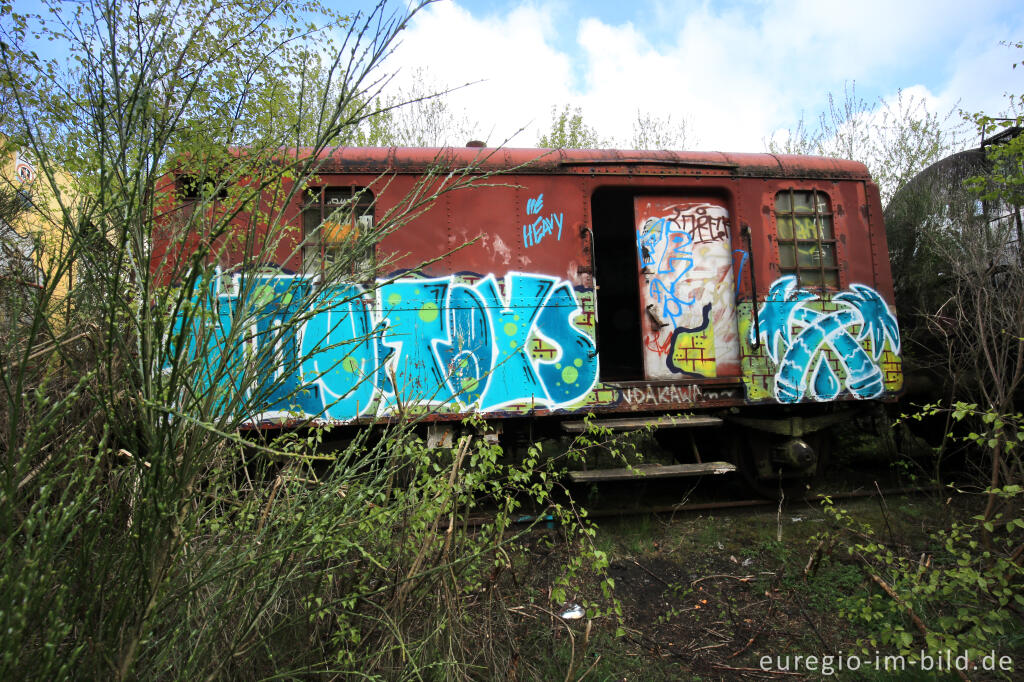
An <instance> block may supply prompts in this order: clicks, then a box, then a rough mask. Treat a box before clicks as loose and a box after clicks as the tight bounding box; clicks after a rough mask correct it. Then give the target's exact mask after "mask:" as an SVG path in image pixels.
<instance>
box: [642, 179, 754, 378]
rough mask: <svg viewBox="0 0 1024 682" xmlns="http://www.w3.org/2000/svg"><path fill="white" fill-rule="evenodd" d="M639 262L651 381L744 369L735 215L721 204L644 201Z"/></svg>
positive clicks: (647, 368) (646, 359) (660, 199)
mask: <svg viewBox="0 0 1024 682" xmlns="http://www.w3.org/2000/svg"><path fill="white" fill-rule="evenodd" d="M634 215H635V218H636V221H637V227H636V231H637V258H638V261H639V271H640V301H641V302H640V306H641V314H643V320H642V322H641V325H642V328H643V333H644V373H645V374H646V376H647V377H648V378H650V379H679V378H682V377H720V376H730V375H735V374H737V373H738V371H739V339H738V337H737V332H736V307H735V301H736V293H735V287H734V283H733V281H734V280H733V249H732V246H731V240H730V229H729V212H728V210H727V209H726V208H725V206H724V205H723V204H722V202H720V201H713V200H691V199H680V198H679V197H647V196H644V197H637V198H636V199H635V200H634Z"/></svg>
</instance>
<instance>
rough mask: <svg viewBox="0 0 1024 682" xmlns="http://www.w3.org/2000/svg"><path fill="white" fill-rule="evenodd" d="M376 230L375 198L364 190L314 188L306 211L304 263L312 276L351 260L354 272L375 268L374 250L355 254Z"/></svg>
mask: <svg viewBox="0 0 1024 682" xmlns="http://www.w3.org/2000/svg"><path fill="white" fill-rule="evenodd" d="M372 229H373V194H372V193H371V192H370V191H369V190H367V189H365V188H362V187H312V188H310V189H308V190H306V204H305V206H304V207H303V209H302V236H303V242H302V263H303V268H304V269H305V271H306V272H307V273H309V274H315V273H318V272H319V273H321V274H323V272H324V270H326V269H327V268H328V267H330V266H331V264H333V263H335V262H337V261H339V260H342V259H348V262H349V263H350V264H351V267H350V270H352V271H355V270H356V269H358V268H359V267H362V266H367V267H369V266H371V265H372V264H373V248H372V247H366V248H362V249H361V253H352V252H351V251H350V250H351V249H353V248H356V245H357V244H358V243H359V236H360V235H363V236H365V235H366V234H368V233H369V232H370V231H371V230H372Z"/></svg>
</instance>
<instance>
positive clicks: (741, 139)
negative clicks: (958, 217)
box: [388, 0, 1024, 151]
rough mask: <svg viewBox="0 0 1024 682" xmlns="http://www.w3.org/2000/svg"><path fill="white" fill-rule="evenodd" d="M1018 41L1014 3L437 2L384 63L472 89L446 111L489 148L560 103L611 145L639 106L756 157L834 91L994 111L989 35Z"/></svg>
mask: <svg viewBox="0 0 1024 682" xmlns="http://www.w3.org/2000/svg"><path fill="white" fill-rule="evenodd" d="M1020 40H1024V2H1020V1H1019V0H1016V1H1009V0H1008V1H1003V0H978V1H976V2H965V1H964V0H956V1H952V2H950V1H947V0H858V2H850V1H849V0H846V1H845V2H831V1H829V0H792V1H788V2H784V1H782V0H762V1H759V2H742V1H739V0H730V1H724V2H709V1H705V2H688V1H673V0H531V1H528V2H500V1H491V2H488V1H486V0H442V1H441V2H437V3H436V4H433V5H431V6H429V7H427V8H426V9H424V10H423V11H421V12H420V14H418V15H417V16H416V17H415V18H414V20H413V21H412V23H411V25H410V27H409V28H408V29H407V30H406V31H405V32H404V33H403V35H402V38H401V44H400V45H399V47H398V48H397V50H396V51H395V53H394V54H393V55H392V58H391V61H390V62H389V64H388V66H389V68H391V69H396V70H397V71H398V75H397V77H396V78H397V80H396V82H398V83H402V82H403V79H405V80H408V79H413V78H418V79H421V80H422V79H423V78H424V74H426V80H427V81H428V82H429V85H431V86H433V87H455V86H459V85H462V84H464V83H475V84H473V85H470V86H467V87H465V88H462V89H460V90H458V91H457V92H454V93H452V94H450V95H449V96H448V97H449V100H448V101H449V106H450V107H451V108H452V109H453V110H454V111H456V112H464V114H465V115H466V117H467V118H468V119H469V120H470V121H472V122H474V123H476V125H475V126H474V130H475V131H476V132H475V134H474V137H477V138H478V139H483V140H485V141H487V142H488V143H489V144H492V145H493V144H498V143H501V142H504V141H505V140H506V139H509V138H511V139H510V141H509V142H508V144H509V145H510V146H533V145H534V144H535V143H536V142H537V139H538V137H539V136H540V134H541V133H543V132H545V131H547V130H549V129H550V127H551V118H552V114H551V112H552V108H553V107H559V108H561V107H563V106H564V105H566V104H569V105H572V106H579V107H580V108H581V111H582V113H583V119H584V121H585V122H586V123H587V124H588V125H590V126H592V127H594V128H596V129H597V131H598V132H599V133H600V134H601V135H602V136H604V137H607V138H613V139H615V140H619V141H626V140H629V139H630V138H631V136H632V125H633V121H634V120H635V119H636V117H637V113H638V112H642V113H644V114H652V115H655V116H658V117H660V118H666V117H671V120H672V121H680V120H685V121H686V123H687V129H688V138H687V142H688V144H687V146H688V147H689V148H691V149H708V150H720V151H762V150H764V149H765V145H766V140H767V139H769V138H771V137H772V136H773V135H778V134H780V132H781V131H785V130H787V129H790V128H793V127H795V126H796V124H797V122H798V121H799V120H800V119H801V117H804V118H805V119H807V120H808V122H811V121H813V120H815V119H816V118H817V115H818V113H819V112H821V111H823V110H824V109H825V108H826V107H827V106H828V96H829V93H834V94H835V95H836V96H838V97H840V98H841V97H842V96H843V93H844V90H849V89H850V88H855V91H856V95H857V97H859V98H863V99H864V100H866V101H868V102H869V103H871V104H874V103H877V102H880V101H882V100H885V101H888V102H894V101H895V98H896V97H897V96H898V93H899V92H900V91H901V90H902V92H903V94H904V97H905V98H906V97H913V98H914V99H915V100H918V101H923V102H925V103H926V105H927V106H928V107H929V108H930V109H931V110H933V111H938V112H941V113H942V114H946V113H947V112H951V111H952V112H954V113H953V116H954V118H955V119H956V120H959V114H958V113H957V112H958V111H959V110H961V109H962V110H965V111H967V112H977V111H984V112H986V113H989V114H995V113H999V112H1002V111H1004V110H1005V109H1006V108H1007V99H1006V97H1005V94H1006V93H1017V94H1020V93H1024V66H1021V67H1020V68H1017V69H1013V68H1012V65H1013V63H1014V62H1021V61H1022V60H1024V50H1019V49H1016V48H1012V47H1009V46H1006V45H1001V44H1000V42H1001V41H1002V42H1005V41H1020ZM450 143H451V144H461V143H463V142H462V141H458V140H452V141H450ZM972 146H973V145H972Z"/></svg>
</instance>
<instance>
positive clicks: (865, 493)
mask: <svg viewBox="0 0 1024 682" xmlns="http://www.w3.org/2000/svg"><path fill="white" fill-rule="evenodd" d="M941 489H942V487H941V486H937V485H926V486H909V487H899V488H880V487H876V488H875V489H873V490H868V489H864V490H844V491H836V492H832V493H817V494H813V495H803V496H799V497H797V496H794V497H789V496H786V497H784V498H783V500H782V505H783V506H785V505H787V504H794V503H797V502H801V503H816V502H822V501H824V500H825V499H831V500H849V499H858V498H866V497H882V498H886V497H895V496H899V495H921V494H926V493H934V492H936V491H938V490H941ZM779 502H780V501H779V500H778V499H775V500H771V499H767V498H760V499H747V500H721V501H715V502H683V503H678V504H663V505H649V506H646V507H636V506H630V507H626V506H620V507H607V508H606V507H592V508H588V507H585V508H586V509H587V516H588V517H589V518H591V519H598V518H609V517H624V516H645V515H650V514H680V513H682V514H685V513H689V512H705V511H714V510H717V509H739V508H744V507H769V506H771V507H778V506H779ZM492 519H493V517H492V516H491V515H488V514H475V515H473V516H470V517H469V518H468V519H465V520H464V521H460V522H459V524H460V525H464V526H482V525H485V524H486V523H488V522H489V521H491V520H492ZM554 520H555V519H554V517H552V516H550V515H546V514H543V513H542V514H539V515H533V514H524V515H522V516H519V517H517V518H516V519H515V522H516V523H518V524H525V523H533V522H536V521H541V522H553V521H554ZM440 527H442V528H447V523H446V522H443V523H442V524H441V526H440Z"/></svg>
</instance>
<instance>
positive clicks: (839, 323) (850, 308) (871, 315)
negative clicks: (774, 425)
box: [743, 275, 901, 403]
mask: <svg viewBox="0 0 1024 682" xmlns="http://www.w3.org/2000/svg"><path fill="white" fill-rule="evenodd" d="M757 316H758V325H757V326H756V327H755V325H753V324H752V323H751V322H750V321H749V320H747V321H746V323H745V324H744V325H743V327H744V330H745V336H746V337H747V338H746V342H747V343H746V346H747V351H748V354H749V359H748V361H747V362H746V364H745V367H744V381H745V382H746V384H747V389H748V397H749V398H751V399H753V400H757V399H761V398H764V397H767V395H771V396H773V397H774V398H775V399H776V400H777V401H779V402H781V403H795V402H800V401H801V400H804V399H805V398H809V399H811V400H814V401H819V402H825V401H831V400H835V399H836V398H838V397H840V395H841V394H843V393H844V391H845V392H846V393H848V395H850V396H852V397H854V398H861V399H863V398H876V397H879V396H880V395H882V394H883V393H884V392H886V391H887V390H888V391H894V390H898V389H899V385H898V382H899V381H901V374H900V372H899V368H898V360H896V363H895V364H896V367H893V364H894V359H897V358H898V355H899V352H900V334H899V329H898V327H897V325H896V318H895V317H894V316H893V314H892V312H891V311H890V310H889V307H888V305H887V304H886V303H885V301H884V300H883V299H882V297H881V296H880V295H879V294H878V292H877V291H875V290H874V289H872V288H871V287H869V286H867V285H863V284H852V285H850V288H849V289H848V290H847V291H843V292H840V293H837V294H833V295H831V296H829V297H826V298H822V297H819V296H818V295H817V294H814V293H812V292H810V291H808V290H806V289H801V288H800V287H799V286H798V285H797V281H796V276H795V275H787V276H785V277H780V278H779V279H778V280H776V281H775V282H774V283H773V284H772V286H771V288H770V289H769V292H768V295H767V297H766V298H765V300H764V302H763V303H762V304H761V306H760V308H759V310H758V312H757ZM755 345H758V347H759V349H760V351H761V352H760V353H757V352H756V351H755V350H754V347H755ZM887 354H888V355H887ZM765 360H770V362H771V365H770V366H769V365H767V363H766V362H765ZM758 370H760V371H758ZM769 371H770V372H771V374H770V386H769V382H767V381H765V377H766V376H768V372H769ZM894 384H895V385H894Z"/></svg>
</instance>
